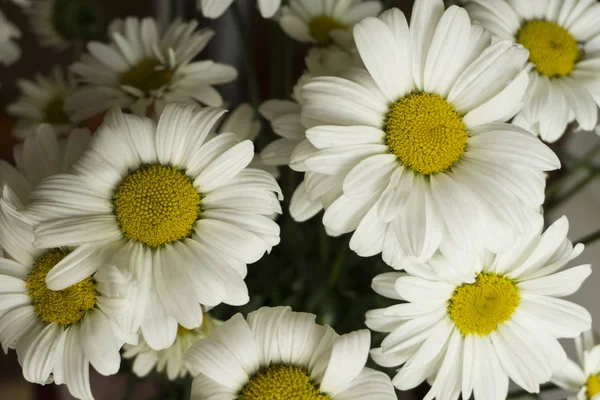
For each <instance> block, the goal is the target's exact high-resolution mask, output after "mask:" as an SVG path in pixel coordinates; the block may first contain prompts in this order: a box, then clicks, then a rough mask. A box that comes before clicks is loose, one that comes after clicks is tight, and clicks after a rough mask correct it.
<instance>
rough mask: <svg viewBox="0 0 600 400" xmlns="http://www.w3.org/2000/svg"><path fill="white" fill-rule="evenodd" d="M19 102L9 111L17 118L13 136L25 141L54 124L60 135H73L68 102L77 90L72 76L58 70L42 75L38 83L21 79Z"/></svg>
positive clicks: (37, 80) (38, 76) (37, 78)
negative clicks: (67, 99)
mask: <svg viewBox="0 0 600 400" xmlns="http://www.w3.org/2000/svg"><path fill="white" fill-rule="evenodd" d="M17 86H18V87H19V89H20V90H21V96H20V97H19V99H18V100H17V101H16V102H14V103H12V104H9V106H8V112H9V113H10V114H12V116H13V117H15V118H16V125H15V127H14V129H13V135H14V136H15V137H17V138H19V139H23V138H25V136H27V135H28V134H30V133H31V132H33V131H34V130H35V128H36V127H37V126H38V125H39V124H42V123H46V124H50V125H52V127H53V128H54V129H55V130H56V132H57V133H58V134H61V135H64V134H67V133H69V131H70V130H71V129H72V127H73V125H72V123H71V120H70V119H69V116H68V115H67V113H66V111H65V99H66V97H67V96H69V95H70V94H71V93H72V92H73V91H74V90H75V82H74V81H73V79H72V76H71V75H69V74H67V75H66V76H65V74H64V73H63V70H62V69H61V68H60V67H55V68H54V69H53V70H52V74H51V75H49V76H43V75H40V74H38V75H37V76H36V77H35V80H34V81H33V80H27V79H19V80H18V81H17Z"/></svg>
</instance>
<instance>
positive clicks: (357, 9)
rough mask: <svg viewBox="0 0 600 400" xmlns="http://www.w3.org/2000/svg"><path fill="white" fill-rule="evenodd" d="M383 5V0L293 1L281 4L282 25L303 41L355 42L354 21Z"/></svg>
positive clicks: (369, 14) (291, 35) (289, 32)
mask: <svg viewBox="0 0 600 400" xmlns="http://www.w3.org/2000/svg"><path fill="white" fill-rule="evenodd" d="M382 7H383V5H382V4H381V2H379V1H362V0H332V1H327V0H309V1H304V0H290V2H289V4H288V5H287V6H283V7H281V17H280V19H279V24H280V25H281V29H283V31H284V32H285V33H287V34H288V35H289V36H290V37H291V38H293V39H296V40H298V41H300V42H305V43H317V44H330V43H332V42H336V43H337V44H340V45H346V44H347V43H348V42H349V41H350V42H351V41H352V35H351V33H350V32H351V29H352V27H353V26H354V24H356V23H357V22H358V21H360V20H361V19H363V18H365V17H372V16H375V15H377V14H379V12H380V11H381V9H382Z"/></svg>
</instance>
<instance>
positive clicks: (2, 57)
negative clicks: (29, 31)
mask: <svg viewBox="0 0 600 400" xmlns="http://www.w3.org/2000/svg"><path fill="white" fill-rule="evenodd" d="M20 37H21V31H20V30H19V28H17V26H16V25H15V24H13V23H12V22H10V21H9V20H8V19H7V18H6V16H4V13H2V11H0V64H4V65H7V66H8V65H11V64H13V63H15V62H16V61H17V60H18V59H19V58H21V49H20V48H19V46H17V44H16V43H15V42H14V39H18V38H20Z"/></svg>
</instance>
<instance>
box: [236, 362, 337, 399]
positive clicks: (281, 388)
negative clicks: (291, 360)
mask: <svg viewBox="0 0 600 400" xmlns="http://www.w3.org/2000/svg"><path fill="white" fill-rule="evenodd" d="M237 399H238V400H329V399H330V397H329V396H327V395H325V394H322V393H321V392H320V391H319V390H318V389H317V388H316V387H315V385H314V384H312V383H311V381H310V376H308V373H307V371H306V370H305V369H304V368H300V367H294V366H291V365H271V366H270V367H269V368H267V369H265V370H262V371H260V372H258V373H257V374H255V375H254V376H253V377H252V378H250V381H249V382H248V383H247V384H246V386H245V387H244V389H242V392H241V393H240V394H239V396H238V398H237Z"/></svg>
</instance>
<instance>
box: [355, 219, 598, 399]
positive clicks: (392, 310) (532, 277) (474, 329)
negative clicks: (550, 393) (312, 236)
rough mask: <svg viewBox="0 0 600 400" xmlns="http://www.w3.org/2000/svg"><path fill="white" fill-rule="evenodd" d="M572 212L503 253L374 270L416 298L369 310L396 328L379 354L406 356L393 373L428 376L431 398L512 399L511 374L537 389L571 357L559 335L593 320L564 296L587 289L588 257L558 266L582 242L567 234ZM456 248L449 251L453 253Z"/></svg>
mask: <svg viewBox="0 0 600 400" xmlns="http://www.w3.org/2000/svg"><path fill="white" fill-rule="evenodd" d="M568 228H569V225H568V221H567V219H566V218H565V217H563V218H561V219H560V220H558V221H556V222H555V223H554V224H552V226H550V227H549V228H548V229H547V230H546V232H544V233H543V234H542V235H540V234H539V233H538V234H536V235H534V236H531V237H529V238H527V239H526V240H522V241H520V242H519V243H518V244H517V245H516V246H515V247H513V248H512V249H510V250H508V251H506V252H504V253H500V254H495V255H494V254H491V253H487V252H486V253H482V254H480V255H479V256H478V257H472V258H465V257H454V255H451V256H450V257H446V258H445V257H442V256H441V255H436V256H435V257H433V258H432V259H431V260H430V261H429V262H428V263H426V264H424V265H421V266H415V265H413V266H407V270H408V272H409V273H410V274H411V275H412V276H409V275H406V274H404V273H397V272H392V273H387V274H382V275H379V276H378V277H376V278H375V279H374V280H373V288H374V290H375V291H376V292H378V293H379V294H381V295H383V296H386V297H390V298H393V299H398V300H404V301H406V302H407V303H403V304H397V305H394V306H391V307H388V308H385V309H378V310H372V311H369V312H367V322H366V323H367V326H368V327H370V328H371V329H373V330H375V331H380V332H389V335H388V336H387V337H386V338H385V339H384V340H383V342H382V343H381V347H380V348H376V349H374V350H373V351H372V352H371V355H372V357H373V359H374V360H375V361H376V362H377V363H378V364H380V365H383V366H386V367H392V366H399V365H401V364H404V366H403V367H402V368H401V369H400V370H399V371H398V373H397V374H396V376H395V378H394V379H393V383H394V385H395V386H396V387H397V388H399V389H401V390H409V389H411V388H413V387H415V386H417V385H418V384H419V383H421V382H422V381H424V380H425V379H427V380H428V381H429V382H430V383H431V385H432V387H431V390H430V391H429V393H428V394H427V396H425V399H432V398H434V397H435V398H444V399H449V400H452V399H458V398H459V396H460V394H461V392H462V398H463V399H468V398H470V397H471V393H473V394H474V396H475V399H481V400H504V399H505V398H506V394H507V391H508V378H510V379H512V380H513V381H514V382H515V383H516V384H517V385H519V386H521V387H523V388H524V389H526V390H527V391H529V392H531V393H537V392H538V391H539V384H540V383H543V382H547V381H548V380H550V378H551V376H552V372H553V371H555V370H557V369H559V368H562V367H564V365H565V363H566V361H567V358H566V354H565V352H564V350H563V348H562V347H561V346H560V344H559V343H558V340H557V339H558V338H573V337H576V336H578V335H579V334H581V332H583V331H585V330H588V329H590V326H591V316H590V314H589V313H588V312H587V311H586V310H585V309H584V308H583V307H581V306H579V305H577V304H574V303H571V302H569V301H566V300H563V299H560V297H564V296H568V295H570V294H572V293H574V292H575V291H577V290H578V289H579V287H580V286H581V284H582V283H583V281H584V280H585V279H586V278H587V277H588V276H589V274H590V273H591V268H590V266H589V265H580V266H578V267H573V268H567V269H565V270H563V271H561V272H557V271H559V270H560V269H561V268H562V267H563V266H564V265H565V264H566V263H567V262H569V261H570V260H571V259H573V258H575V257H577V256H578V255H579V254H580V253H581V252H582V251H583V247H584V246H583V245H581V244H578V245H577V246H575V248H573V245H572V244H571V242H570V241H569V240H568V239H567V238H566V235H567V231H568ZM446 256H448V254H446Z"/></svg>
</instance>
